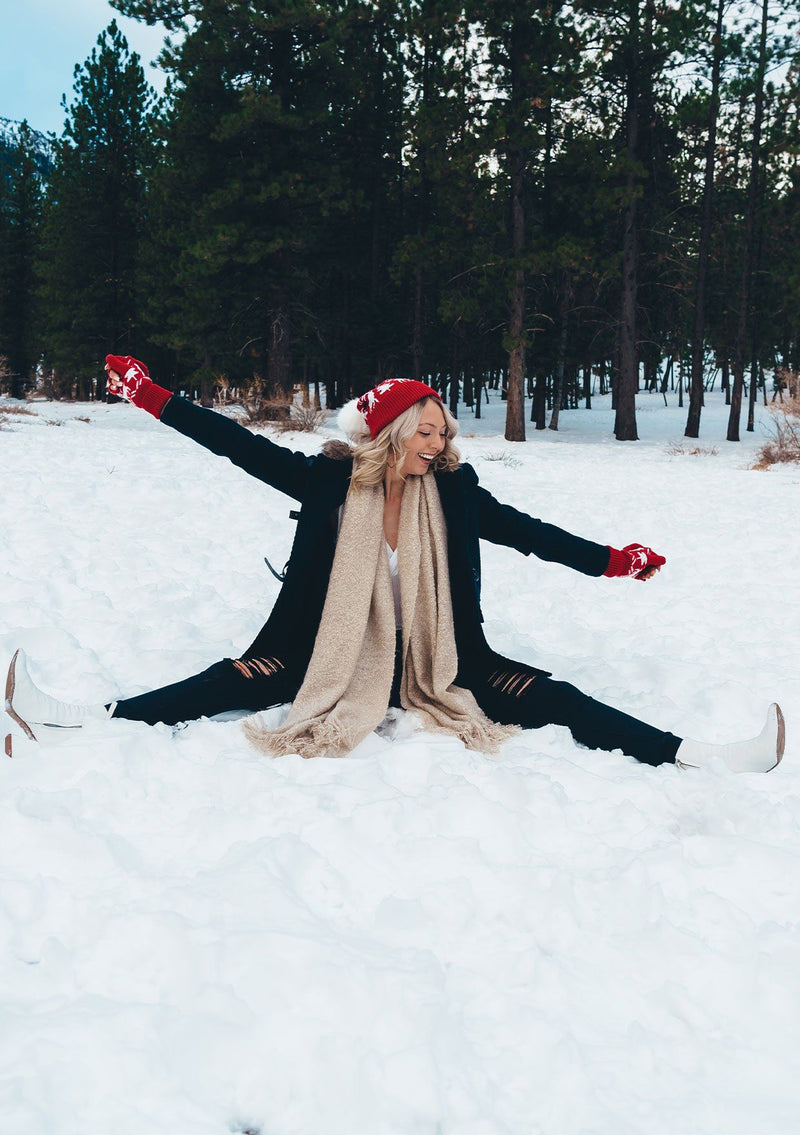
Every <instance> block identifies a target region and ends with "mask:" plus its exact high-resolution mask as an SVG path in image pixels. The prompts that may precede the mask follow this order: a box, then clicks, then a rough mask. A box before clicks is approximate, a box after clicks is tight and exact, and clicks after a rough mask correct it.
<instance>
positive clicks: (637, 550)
mask: <svg viewBox="0 0 800 1135" xmlns="http://www.w3.org/2000/svg"><path fill="white" fill-rule="evenodd" d="M608 551H609V558H608V567H607V568H606V570H605V571H604V572H603V575H607V576H610V577H615V576H624V575H625V576H632V577H633V578H634V579H641V580H647V579H650V578H651V576H654V575H655V574H656V572H657V571H661V568H662V567H663V566H664V564H665V563H666V562H667V561H666V558H665V557H664V556H659V554H658V552H654V551H653V549H652V548H646V547H645V546H644V544H627V545H626V546H625V547H624V548H623V549H622V550H619V549H618V548H612V547H609V549H608Z"/></svg>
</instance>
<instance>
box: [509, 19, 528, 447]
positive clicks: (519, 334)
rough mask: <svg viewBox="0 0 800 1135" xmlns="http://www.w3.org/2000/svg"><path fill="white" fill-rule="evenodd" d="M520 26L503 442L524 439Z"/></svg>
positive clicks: (517, 24)
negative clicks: (506, 401)
mask: <svg viewBox="0 0 800 1135" xmlns="http://www.w3.org/2000/svg"><path fill="white" fill-rule="evenodd" d="M524 24H525V17H524V16H523V14H522V13H515V17H514V23H513V26H512V29H511V43H510V52H509V56H510V69H511V75H510V79H511V109H510V114H511V121H510V123H509V136H510V137H511V139H512V144H511V146H510V150H509V155H508V157H509V163H510V167H511V170H510V172H511V263H512V284H511V297H510V300H511V302H510V312H509V320H508V338H509V352H508V403H507V405H506V432H505V437H506V441H524V440H525V267H524V265H523V262H522V253H523V249H524V247H525V205H524V200H523V191H524V180H525V151H524V149H523V146H522V142H521V134H522V127H523V123H524V119H525V111H526V108H525V105H524V98H523V94H524V92H523V83H522V72H523V68H524V67H525V65H526V62H525V58H524V46H525V45H524V41H523V36H524Z"/></svg>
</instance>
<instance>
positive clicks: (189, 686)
mask: <svg viewBox="0 0 800 1135" xmlns="http://www.w3.org/2000/svg"><path fill="white" fill-rule="evenodd" d="M301 684H302V675H300V676H298V675H296V674H291V673H289V672H288V671H287V670H286V668H285V667H284V665H283V663H282V662H281V661H280V660H279V659H277V658H274V657H272V658H250V659H245V658H240V659H233V658H223V659H222V661H221V662H215V663H214V665H213V666H209V668H208V669H207V670H204V671H203V672H202V673H201V674H195V675H194V676H193V677H191V678H185V679H184V680H183V681H182V682H174V683H173V684H172V685H170V686H162V687H161V689H158V690H151V691H150V692H149V693H146V694H140V695H139V696H138V697H133V698H125V699H124V700H123V701H118V702H117V704H116V707H115V708H114V710H113V713H112V715H111V716H112V717H122V718H125V719H126V720H128V721H146V722H147V723H148V725H155V724H156V723H157V722H163V723H164V724H165V725H176V724H177V723H178V722H179V721H193V720H195V719H196V718H198V717H213V716H214V714H217V713H224V712H225V711H226V710H234V709H247V710H253V711H254V712H255V711H257V710H260V709H267V708H268V707H269V706H272V705H282V704H283V703H284V702H287V701H291V700H292V699H293V698H294V696H295V694H296V693H297V691H298V689H299V688H300V685H301Z"/></svg>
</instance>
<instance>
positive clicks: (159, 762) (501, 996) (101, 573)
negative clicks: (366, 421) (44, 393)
mask: <svg viewBox="0 0 800 1135" xmlns="http://www.w3.org/2000/svg"><path fill="white" fill-rule="evenodd" d="M673 400H674V399H673ZM5 405H6V406H8V405H9V404H8V403H6V404H5ZM598 407H599V408H598V409H595V410H593V411H592V412H591V413H586V412H584V411H580V412H574V413H573V412H570V413H566V414H563V415H562V430H561V432H560V433H559V434H557V435H556V434H552V433H550V432H549V431H548V432H546V433H545V434H544V435H542V434H531V435H530V440H529V441H528V442H527V443H525V444H524V445H515V446H512V445H509V444H508V443H506V442H504V441H503V439H502V407H501V406H500V405H499V404H495V405H493V406H492V407H490V410H489V414H488V416H487V418H486V419H485V420H484V421H483V422H481V423H473V422H472V420H471V418H470V417H469V416H465V418H464V420H463V423H462V428H463V430H464V433H465V435H466V436H465V437H464V438H463V442H462V449H463V451H464V453H465V455H466V457H467V458H468V459H469V460H471V461H472V462H473V463H474V464H475V467H476V468H477V470H478V473H479V475H480V477H481V480H482V482H483V483H484V484H485V485H486V486H487V487H488V488H489V489H491V490H492V491H493V492H495V494H496V495H498V496H499V497H501V498H503V499H505V500H507V501H509V502H510V503H513V504H515V505H517V506H519V507H522V508H524V509H526V510H527V511H530V512H532V513H533V514H534V515H538V516H542V517H545V518H546V519H549V520H552V521H554V522H555V523H557V524H560V525H561V526H562V527H565V528H567V529H570V530H572V531H574V532H578V533H580V534H581V535H584V536H587V537H590V538H594V539H597V540H600V541H602V542H610V543H614V544H616V545H618V546H621V545H623V544H626V543H629V542H631V541H640V542H642V543H646V544H650V545H651V546H652V547H654V548H656V549H657V550H659V551H661V552H663V553H664V554H665V555H666V556H667V560H668V563H667V566H666V568H665V569H664V571H662V572H661V574H660V576H658V577H657V578H656V579H655V580H654V581H653V582H652V583H650V584H648V585H647V586H643V585H641V584H638V583H634V582H630V581H626V580H606V579H599V580H594V579H588V578H586V577H583V576H580V575H577V574H575V573H572V572H570V571H569V570H567V569H565V568H562V567H559V566H556V565H548V564H544V563H541V562H539V561H537V560H535V559H532V558H531V559H526V558H523V557H520V556H517V555H516V554H515V553H514V552H511V551H509V550H507V549H502V548H494V547H491V546H485V548H484V574H485V602H484V612H485V614H486V618H487V632H488V637H489V639H490V641H491V642H492V643H493V645H494V646H495V647H496V648H497V649H499V650H501V651H502V652H503V653H505V654H509V655H512V656H517V657H520V658H523V659H526V660H529V661H531V662H535V663H536V664H538V665H541V666H543V667H545V668H547V669H550V670H553V671H554V672H555V674H556V676H558V677H561V678H565V679H567V680H570V681H572V682H574V683H576V684H577V685H579V686H581V687H582V688H584V689H585V690H587V691H588V692H591V693H593V694H594V695H596V696H598V697H601V698H604V699H606V700H608V701H610V702H612V703H614V704H616V705H619V706H620V707H622V708H625V709H627V710H629V711H632V712H634V713H636V714H638V715H640V716H642V717H644V718H646V719H649V720H650V721H652V722H653V723H654V724H656V725H659V726H662V727H664V728H668V729H671V730H673V731H675V732H678V733H685V734H688V735H691V736H696V737H698V738H700V739H708V740H732V739H735V738H738V737H741V736H748V735H750V734H752V733H755V732H757V731H758V730H759V729H760V727H761V724H762V720H763V714H764V711H765V709H766V705H767V703H768V702H769V701H771V700H773V699H777V700H779V701H780V702H781V703H782V704H783V707H784V710H785V713H786V717H787V721H788V745H787V752H786V757H785V760H784V763H783V764H782V765H781V766H780V768H779V769H777V770H776V771H775V772H773V773H771V774H769V775H768V776H760V777H757V776H740V777H733V776H729V775H726V774H725V773H724V772H723V771H722V770H719V769H715V770H712V771H709V772H702V773H701V772H695V773H681V772H679V771H678V770H676V769H675V768H674V767H662V768H657V769H654V768H650V767H646V766H640V765H637V764H636V763H635V762H633V761H632V760H630V759H629V758H626V757H623V756H621V755H620V754H618V753H617V754H607V753H596V752H590V751H588V750H585V749H579V748H576V747H575V746H574V745H573V743H572V741H571V739H570V736H569V734H568V733H567V732H566V731H565V730H563V729H559V728H556V727H550V728H547V729H543V730H540V731H538V732H529V733H526V734H523V735H522V736H520V737H519V738H518V739H516V740H514V741H512V742H510V743H508V744H507V745H506V746H505V747H504V749H503V751H502V753H501V755H500V756H499V757H495V758H489V757H481V756H480V755H477V754H474V753H469V752H466V751H465V750H464V749H463V748H462V747H460V745H459V744H458V743H456V742H454V741H450V740H448V739H442V738H441V737H430V736H425V735H423V734H416V735H406V736H401V738H400V739H398V740H395V741H394V742H391V743H390V742H388V741H385V740H381V739H378V738H377V737H376V738H374V739H369V740H368V741H367V742H365V743H364V745H362V746H361V748H360V749H359V750H358V751H357V752H356V753H355V754H354V755H353V756H351V757H350V758H348V759H345V760H341V761H332V760H317V761H308V762H304V761H302V760H300V759H299V758H282V759H279V760H274V761H269V760H267V759H265V758H263V757H259V756H257V755H255V754H254V753H253V752H252V751H251V750H250V749H249V748H248V747H247V745H246V744H245V742H244V740H243V737H242V733H241V727H240V725H239V724H238V723H236V722H226V723H219V722H205V721H204V722H198V723H195V724H193V725H191V726H190V727H188V728H186V729H185V730H183V731H178V732H175V733H173V732H172V731H170V730H169V729H166V728H156V729H150V728H148V727H146V726H143V725H139V724H135V723H129V722H121V721H118V722H113V723H108V724H105V725H100V724H98V725H94V726H92V727H90V728H87V729H86V730H84V731H82V732H81V733H79V734H73V735H70V737H69V738H68V739H67V740H66V742H63V741H62V742H61V743H60V744H59V745H58V746H57V747H44V746H34V745H32V744H30V743H25V742H23V741H21V740H16V739H15V755H14V759H13V760H6V759H5V758H4V757H2V758H0V760H1V761H2V764H0V770H2V782H3V783H2V792H0V864H2V867H1V868H0V874H1V876H2V890H1V891H0V988H2V994H1V996H2V1008H1V1009H0V1116H2V1120H0V1128H1V1129H2V1132H3V1135H40V1133H41V1135H45V1133H47V1135H54V1133H55V1135H73V1133H74V1135H108V1133H109V1132H114V1135H150V1133H153V1135H165V1133H167V1132H168V1133H170V1135H173V1133H174V1135H225V1133H229V1132H244V1131H252V1132H260V1133H261V1135H295V1133H297V1135H339V1133H341V1135H361V1133H364V1135H662V1133H663V1135H754V1133H756V1132H759V1133H760V1132H769V1133H770V1135H795V1133H796V1132H797V1131H798V1129H800V1075H798V1073H800V982H799V981H798V972H799V971H800V937H799V936H798V923H800V743H799V742H798V737H800V673H799V672H798V649H797V643H798V641H800V591H799V590H798V586H797V561H798V551H799V550H800V548H799V545H800V535H799V534H798V523H797V517H798V499H799V497H798V494H799V492H800V467H794V468H792V467H785V468H781V469H773V470H770V471H769V472H758V471H753V470H752V469H751V468H750V466H751V465H752V463H753V461H754V454H755V448H756V447H757V445H758V443H759V442H760V441H761V440H762V437H763V433H762V432H761V427H760V426H759V431H758V432H757V433H756V435H755V437H753V436H752V435H750V436H748V435H746V434H745V435H743V437H744V440H743V442H742V443H741V444H740V445H730V444H728V443H726V442H725V441H724V440H723V439H724V433H725V425H724V423H725V408H724V407H723V406H722V405H720V404H719V402H718V401H716V400H715V401H713V404H712V405H710V406H709V407H708V408H707V409H706V410H705V412H704V416H703V437H702V438H701V440H700V442H699V445H700V446H702V447H705V448H707V447H712V446H713V447H716V449H717V452H716V453H704V454H700V455H697V456H691V455H689V454H688V453H683V454H680V453H674V452H670V449H671V448H672V445H673V444H678V445H683V446H685V448H686V449H689V448H692V447H693V446H694V444H696V443H688V442H686V441H685V440H684V439H682V437H681V434H682V428H683V420H684V412H683V411H680V410H678V409H677V408H675V407H670V408H665V407H664V405H663V402H662V400H661V399H660V398H659V397H658V396H650V397H644V396H643V397H642V399H641V411H640V415H639V429H640V434H641V436H642V439H643V440H642V441H641V442H639V443H638V444H635V445H634V444H619V443H616V442H615V441H613V439H612V438H611V436H610V430H611V414H610V411H609V409H608V408H607V406H603V404H602V403H600V402H598ZM0 409H2V404H0ZM33 409H34V410H35V412H36V416H35V417H25V416H17V415H14V416H11V417H9V418H8V419H7V420H6V428H5V429H4V430H3V431H2V432H0V475H1V477H2V481H1V483H2V486H3V492H2V495H1V496H0V531H1V532H2V546H3V555H2V559H1V560H0V587H1V588H2V591H1V592H0V594H2V611H1V613H0V667H4V666H5V664H6V662H7V660H8V659H9V658H10V656H11V653H12V651H13V649H14V648H15V647H16V646H18V645H22V646H24V647H25V648H26V650H27V651H28V652H29V654H30V655H31V657H32V665H33V670H34V676H35V677H37V678H38V679H39V680H40V681H41V684H42V685H43V686H44V687H46V688H47V689H49V690H50V691H52V692H54V693H56V694H57V695H59V696H62V697H65V698H68V699H70V700H86V701H92V700H100V699H103V700H108V699H110V698H113V697H115V696H117V695H123V694H132V693H136V692H140V691H142V690H144V689H146V688H149V687H151V686H153V685H158V684H162V683H164V682H168V681H172V680H175V679H177V678H180V677H183V676H185V675H186V674H188V673H191V672H194V671H197V670H199V669H202V668H204V667H205V666H207V665H208V664H209V663H211V662H212V661H215V660H216V659H218V658H220V657H223V656H226V655H231V654H237V653H239V652H240V651H241V650H242V649H243V648H244V647H245V646H246V645H247V643H248V642H249V641H250V640H251V638H252V637H253V635H254V633H255V631H256V630H257V629H258V627H259V626H260V625H261V622H262V621H263V616H264V614H265V612H266V611H268V610H269V608H270V606H271V604H272V603H273V601H274V599H275V595H276V591H277V586H278V585H277V583H276V581H275V580H274V579H273V578H272V577H271V576H270V575H269V574H268V573H267V572H266V570H265V568H264V566H263V559H262V557H263V556H264V554H265V553H266V554H268V555H269V556H270V559H272V560H273V562H275V563H278V564H280V563H283V561H284V559H285V558H286V556H287V554H288V551H289V547H290V542H291V539H292V534H293V524H292V522H291V521H290V519H289V517H288V509H289V507H291V504H290V502H289V501H288V500H287V499H286V498H283V497H281V496H280V495H279V494H278V493H277V492H275V491H273V490H271V489H269V488H266V487H265V486H263V485H262V484H260V483H259V482H256V481H255V480H252V479H249V478H248V477H246V476H245V475H244V474H242V473H241V472H239V471H238V470H236V469H234V468H233V467H232V466H231V465H229V464H228V463H227V462H226V461H224V460H219V459H216V458H213V457H211V456H210V455H209V454H207V453H206V452H205V451H203V450H201V449H200V448H198V447H196V446H194V445H193V444H192V443H191V442H189V441H187V440H186V439H184V438H181V437H180V436H178V435H177V434H175V433H173V432H172V431H170V430H169V429H168V428H166V427H163V426H161V425H159V424H158V423H157V422H155V421H154V420H153V419H151V418H149V417H148V416H147V415H146V414H143V413H140V412H138V411H136V410H135V409H133V408H132V407H128V406H125V405H115V406H103V405H100V406H85V405H81V406H75V405H69V406H67V405H55V404H46V403H37V404H35V405H34V406H33ZM760 413H761V411H760ZM82 419H88V421H87V420H82ZM332 432H333V429H332V428H331V429H328V430H325V431H323V433H328V434H330V433H332ZM287 440H288V444H291V445H293V446H294V447H296V448H303V449H306V450H308V451H312V450H314V449H316V448H317V447H318V446H319V444H320V443H321V439H320V437H319V436H316V437H315V436H307V435H297V436H295V437H291V438H289V439H287ZM503 454H508V455H510V456H509V457H508V458H507V460H506V461H505V462H504V461H502V460H498V457H501V456H502V455H503ZM273 712H274V713H276V714H277V713H279V711H273Z"/></svg>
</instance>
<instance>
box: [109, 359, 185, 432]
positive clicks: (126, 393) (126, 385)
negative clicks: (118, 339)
mask: <svg viewBox="0 0 800 1135" xmlns="http://www.w3.org/2000/svg"><path fill="white" fill-rule="evenodd" d="M106 374H107V375H108V391H109V393H110V394H115V395H117V397H119V398H124V399H125V400H126V401H127V402H132V403H133V404H134V406H138V407H139V408H140V409H142V410H147V411H148V413H150V414H152V415H153V417H154V418H160V417H161V411H162V410H163V409H164V406H165V405H166V404H167V402H168V401H169V400H170V398H171V397H172V393H171V391H169V390H165V389H164V388H163V387H162V386H157V385H156V383H154V382H151V381H150V372H149V371H148V369H147V367H146V365H145V364H144V363H140V362H139V360H138V359H134V358H133V357H132V356H131V355H106Z"/></svg>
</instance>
